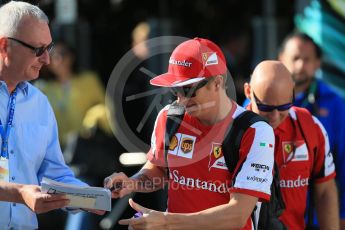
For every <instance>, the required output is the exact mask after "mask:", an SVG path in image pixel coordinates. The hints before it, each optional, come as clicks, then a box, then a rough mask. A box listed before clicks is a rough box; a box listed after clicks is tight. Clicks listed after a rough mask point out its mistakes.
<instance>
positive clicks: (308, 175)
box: [244, 61, 339, 230]
mask: <svg viewBox="0 0 345 230" xmlns="http://www.w3.org/2000/svg"><path fill="white" fill-rule="evenodd" d="M294 86H295V84H294V81H293V79H292V77H291V73H290V72H289V71H288V69H287V68H286V67H285V66H284V65H283V64H282V63H281V62H279V61H263V62H261V63H259V64H258V65H257V67H256V68H255V69H254V71H253V74H252V77H251V81H250V83H249V84H248V83H246V84H245V85H244V92H245V95H246V97H247V98H248V99H250V104H249V105H248V106H247V109H249V110H252V111H253V112H255V113H258V114H259V115H261V116H263V117H265V118H266V119H267V121H268V123H269V124H270V125H271V126H272V127H273V128H274V134H275V138H276V148H275V152H274V154H275V155H274V157H275V162H276V164H277V166H278V168H279V174H280V188H281V192H282V194H283V200H284V202H285V205H286V209H285V210H284V212H283V213H282V215H281V217H280V219H281V221H282V222H283V223H284V224H285V225H286V226H287V228H288V229H294V230H299V229H300V230H302V229H305V222H304V215H305V212H306V203H307V191H308V188H309V187H310V186H313V187H314V189H315V204H316V210H317V214H318V218H319V222H320V226H321V229H339V215H338V212H339V207H338V194H337V188H336V184H335V180H334V178H335V167H334V163H333V157H332V153H330V149H329V141H328V135H327V132H326V131H325V129H324V127H323V126H322V124H321V123H320V121H319V120H318V119H317V118H315V117H312V115H311V114H310V113H309V112H308V111H306V110H305V109H302V108H298V107H293V101H294V100H293V98H294ZM301 110H302V111H301ZM303 110H304V113H306V115H305V116H308V120H307V119H302V118H301V113H302V112H303ZM304 118H305V117H304ZM309 121H310V123H308V124H307V125H301V124H300V123H303V122H304V123H306V122H309ZM305 126H308V127H309V128H310V130H312V132H314V133H313V134H311V133H306V132H308V130H303V128H304V127H305ZM305 135H309V136H313V137H314V138H315V140H314V142H313V143H311V142H309V143H308V140H310V139H308V138H306V137H305ZM311 181H312V184H311Z"/></svg>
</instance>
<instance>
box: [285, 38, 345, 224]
mask: <svg viewBox="0 0 345 230" xmlns="http://www.w3.org/2000/svg"><path fill="white" fill-rule="evenodd" d="M321 58H322V51H321V49H320V48H319V46H318V45H317V44H316V43H315V42H314V41H313V39H312V38H311V37H309V36H308V35H307V34H305V33H301V32H294V33H291V34H289V35H288V36H287V37H286V38H285V40H284V41H283V43H282V45H281V48H280V51H279V56H278V59H279V60H280V61H281V62H282V63H283V64H284V65H285V66H286V67H287V69H288V70H289V71H290V72H291V74H292V77H293V79H294V81H295V84H296V86H295V93H296V99H295V102H294V105H296V106H300V107H304V108H306V109H308V110H309V111H310V113H311V114H313V115H314V116H315V117H317V118H318V119H319V120H320V122H321V123H322V124H323V126H324V127H325V129H326V131H327V133H328V135H329V141H330V150H331V152H332V153H333V154H334V157H335V165H336V169H337V182H338V188H339V195H340V217H341V225H342V228H343V229H345V180H344V178H345V141H344V140H345V119H344V118H345V102H344V100H343V99H342V98H341V97H340V96H339V95H338V94H337V93H336V92H335V91H333V90H332V89H331V88H330V87H329V86H328V85H327V84H326V83H325V82H324V81H322V80H321V79H317V78H316V77H315V76H316V73H317V70H318V69H319V68H320V65H321ZM314 222H315V221H314Z"/></svg>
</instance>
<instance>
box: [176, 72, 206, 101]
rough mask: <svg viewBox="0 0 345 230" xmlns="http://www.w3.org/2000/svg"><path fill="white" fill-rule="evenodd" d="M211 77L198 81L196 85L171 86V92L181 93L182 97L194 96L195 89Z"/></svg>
mask: <svg viewBox="0 0 345 230" xmlns="http://www.w3.org/2000/svg"><path fill="white" fill-rule="evenodd" d="M211 79H212V77H209V78H205V79H204V80H202V81H200V82H199V83H198V84H197V85H194V86H182V87H172V88H171V91H172V93H173V94H174V95H175V96H177V94H180V95H182V96H183V97H187V98H192V97H195V96H196V91H198V90H199V89H201V88H202V87H204V86H205V85H207V83H208V82H209V81H210V80H211Z"/></svg>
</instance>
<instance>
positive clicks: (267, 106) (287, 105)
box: [253, 91, 295, 112]
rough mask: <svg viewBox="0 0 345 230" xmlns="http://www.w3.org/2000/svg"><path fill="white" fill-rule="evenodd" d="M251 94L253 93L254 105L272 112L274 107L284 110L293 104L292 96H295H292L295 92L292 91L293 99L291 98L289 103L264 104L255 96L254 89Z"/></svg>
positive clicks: (261, 109) (264, 110)
mask: <svg viewBox="0 0 345 230" xmlns="http://www.w3.org/2000/svg"><path fill="white" fill-rule="evenodd" d="M253 95H254V99H255V103H256V106H257V107H258V109H259V110H260V111H262V112H272V111H273V110H275V109H276V110H278V111H286V110H288V109H290V108H291V107H292V106H293V102H294V98H295V96H294V95H295V92H293V99H292V102H290V103H287V104H283V105H265V104H263V103H262V102H261V101H260V100H259V99H258V98H257V96H256V95H255V93H254V91H253Z"/></svg>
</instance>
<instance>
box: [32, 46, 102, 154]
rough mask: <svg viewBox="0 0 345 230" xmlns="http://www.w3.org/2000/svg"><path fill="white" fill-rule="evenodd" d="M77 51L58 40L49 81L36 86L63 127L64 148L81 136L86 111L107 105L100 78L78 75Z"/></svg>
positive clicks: (48, 70) (42, 80) (38, 83)
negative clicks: (47, 100) (45, 97)
mask: <svg viewBox="0 0 345 230" xmlns="http://www.w3.org/2000/svg"><path fill="white" fill-rule="evenodd" d="M75 63H76V62H75V54H74V51H73V49H72V48H71V47H70V46H68V45H67V43H65V42H64V41H58V42H56V44H55V48H54V50H53V52H52V55H51V62H50V64H49V65H47V67H46V68H47V69H45V74H46V76H47V79H39V80H38V81H36V82H35V83H34V84H35V86H37V87H38V88H39V89H40V90H42V92H43V93H44V94H46V95H47V97H48V99H49V102H50V103H51V105H52V107H53V110H54V113H55V116H56V120H57V123H58V126H59V139H60V143H61V145H62V147H63V149H64V147H65V146H66V144H67V142H68V138H69V137H70V136H71V134H78V133H79V131H80V130H81V127H82V121H83V119H84V117H85V114H86V112H87V111H88V109H90V108H91V107H93V106H95V105H97V104H104V101H105V92H104V87H103V85H102V83H101V82H100V81H99V79H98V76H97V75H96V74H95V73H93V72H91V71H83V72H78V71H77V68H76V64H75Z"/></svg>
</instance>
